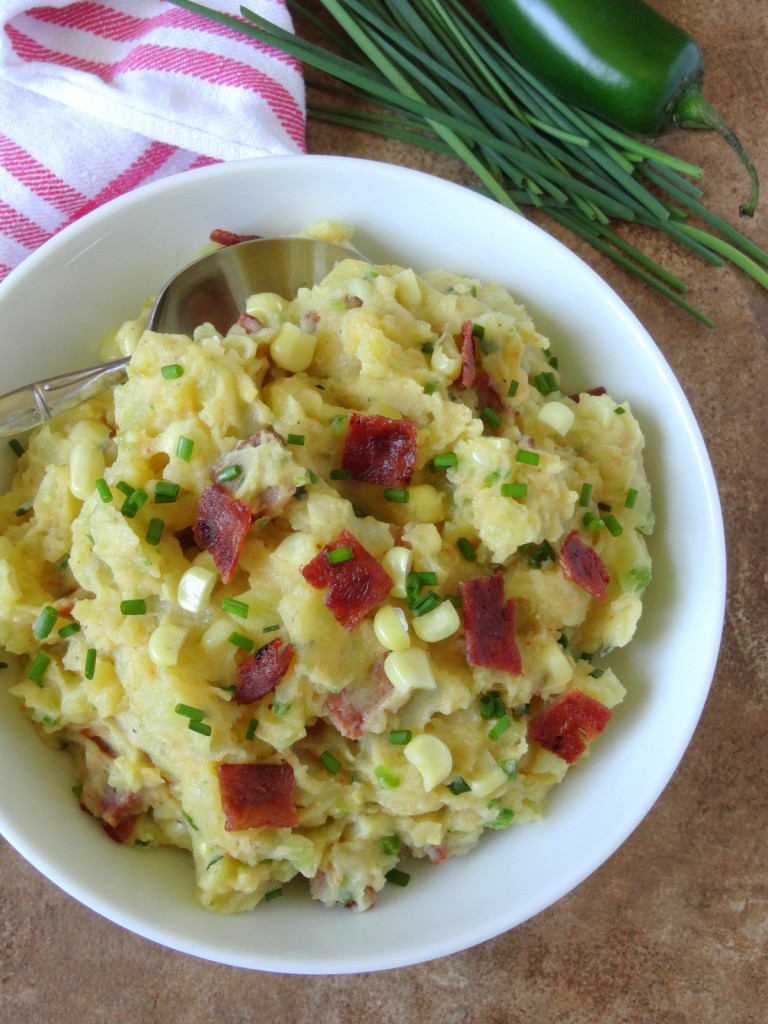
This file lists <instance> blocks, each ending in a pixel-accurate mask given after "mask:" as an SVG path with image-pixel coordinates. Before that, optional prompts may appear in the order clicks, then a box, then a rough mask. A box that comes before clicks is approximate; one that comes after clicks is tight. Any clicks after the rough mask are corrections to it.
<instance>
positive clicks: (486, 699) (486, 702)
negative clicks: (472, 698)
mask: <svg viewBox="0 0 768 1024" xmlns="http://www.w3.org/2000/svg"><path fill="white" fill-rule="evenodd" d="M500 699H501V694H500V693H499V692H498V690H494V691H492V692H491V693H484V694H483V695H482V697H481V698H480V717H481V718H485V719H486V720H488V719H491V718H498V717H499V716H498V714H497V711H498V701H499V700H500ZM501 714H504V707H503V705H502V709H501Z"/></svg>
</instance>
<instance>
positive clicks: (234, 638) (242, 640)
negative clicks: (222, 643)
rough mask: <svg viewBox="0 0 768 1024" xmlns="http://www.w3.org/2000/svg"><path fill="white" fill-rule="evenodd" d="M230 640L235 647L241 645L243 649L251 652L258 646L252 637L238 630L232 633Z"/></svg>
mask: <svg viewBox="0 0 768 1024" xmlns="http://www.w3.org/2000/svg"><path fill="white" fill-rule="evenodd" d="M229 642H230V643H231V644H233V645H234V646H235V647H239V648H240V650H241V651H248V653H249V654H250V652H251V651H252V650H253V648H254V647H255V646H256V643H255V641H253V640H251V638H250V637H247V636H243V634H242V633H238V632H237V631H236V630H235V632H234V633H230V635H229Z"/></svg>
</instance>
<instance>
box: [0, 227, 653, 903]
mask: <svg viewBox="0 0 768 1024" xmlns="http://www.w3.org/2000/svg"><path fill="white" fill-rule="evenodd" d="M323 232H325V234H326V236H333V237H334V239H335V240H339V237H340V236H342V237H343V236H344V232H343V229H341V228H339V226H338V225H332V224H324V225H318V226H316V227H315V229H314V233H315V234H316V235H318V234H319V235H322V234H323ZM142 323H143V320H137V321H135V322H130V323H128V324H126V325H124V326H123V327H122V328H121V330H120V331H119V332H118V333H117V335H116V337H115V338H114V339H113V340H112V342H111V343H110V344H111V347H109V346H108V351H105V355H110V354H111V355H112V356H116V355H118V354H120V353H121V352H123V353H131V354H132V360H131V364H130V371H129V379H128V381H127V383H125V384H123V385H121V386H120V387H118V388H116V389H115V390H114V392H113V393H111V394H106V395H104V396H100V397H99V398H97V399H92V400H89V401H88V402H86V403H83V404H82V405H80V406H79V407H78V408H76V409H75V410H72V411H70V412H67V413H65V414H63V415H61V416H59V417H58V418H56V419H55V420H53V421H51V422H50V423H49V424H47V425H46V426H44V427H42V428H40V429H38V431H37V432H36V433H35V434H34V435H32V436H31V437H30V439H29V442H28V445H27V446H26V448H24V447H23V446H22V445H21V444H20V443H19V442H18V441H15V442H12V447H13V448H14V451H15V452H16V455H17V457H18V464H17V469H16V474H15V479H14V482H13V485H12V488H11V490H10V491H9V493H7V494H5V495H4V496H3V497H2V498H0V644H2V646H3V647H4V648H5V652H6V654H5V657H6V658H7V659H8V661H7V662H6V675H11V674H12V663H16V664H17V665H18V666H20V668H19V671H18V672H17V676H16V681H15V682H14V683H13V691H14V693H15V695H16V696H17V697H18V699H19V701H20V703H21V706H22V707H23V708H24V710H25V711H26V713H27V714H28V715H29V717H30V718H31V719H32V721H33V722H34V723H35V726H36V728H37V729H38V731H39V732H40V734H41V735H42V736H43V737H44V738H45V739H47V740H48V741H49V742H50V743H51V744H53V745H59V746H61V747H63V748H65V749H66V750H67V751H68V752H69V753H70V754H71V755H72V757H73V759H74V765H75V768H76V773H77V784H76V785H75V787H74V791H75V794H76V799H78V800H79V802H80V805H81V806H82V808H83V809H84V810H85V811H87V812H88V813H89V814H91V815H93V816H94V818H96V819H98V820H99V821H100V822H101V823H102V824H103V827H104V829H105V830H106V832H107V833H108V835H109V836H110V837H111V838H112V839H114V840H116V841H117V842H120V843H124V844H130V845H134V846H137V847H152V846H158V845H171V846H176V847H181V848H184V849H186V850H189V851H191V853H192V855H193V858H194V864H195V869H196V880H197V895H198V898H199V900H200V901H201V902H202V904H203V905H205V906H206V907H209V908H212V909H214V910H217V911H222V912H235V911H245V910H249V909H251V908H253V907H254V906H255V905H256V904H257V903H259V902H260V901H262V900H271V899H273V898H275V897H276V896H279V895H280V894H281V893H282V892H283V886H284V885H285V884H286V883H287V882H289V880H291V879H292V878H294V877H295V876H303V877H304V878H305V879H307V880H308V883H309V889H310V891H311V894H312V896H313V897H314V898H315V899H317V900H319V901H321V902H322V903H323V904H326V905H328V906H332V905H336V904H340V905H344V906H354V907H356V908H358V909H366V908H368V907H370V906H371V905H372V904H373V903H374V902H375V899H376V896H377V893H378V892H379V891H380V890H381V889H382V888H383V887H384V885H385V884H386V883H387V882H390V883H394V884H399V885H403V884H405V883H406V882H407V881H408V878H409V873H408V871H407V868H408V857H414V856H415V857H421V858H429V860H431V861H433V862H434V863H435V864H440V863H441V862H442V861H444V860H445V859H446V858H447V857H451V856H454V855H457V854H463V853H465V852H466V851H468V850H470V849H471V848H472V847H473V846H474V845H475V844H476V843H477V841H478V839H479V838H480V836H481V834H482V832H483V831H484V829H502V828H506V827H507V826H510V825H512V826H514V825H518V824H525V823H528V822H531V821H533V820H535V819H536V818H538V817H540V815H541V814H542V806H543V802H544V799H545V796H546V794H547V792H548V790H549V789H550V788H551V787H552V786H553V785H554V784H555V783H557V782H559V781H560V780H561V779H562V778H563V777H564V775H565V774H566V772H567V771H568V769H569V766H571V765H573V764H575V763H577V762H578V761H579V760H580V759H581V758H583V757H585V756H586V755H587V754H588V752H589V750H590V748H591V746H592V744H593V742H595V741H596V739H597V737H598V735H599V734H600V733H601V732H602V730H603V729H604V728H605V727H606V725H607V724H608V723H609V720H610V718H611V715H612V711H611V709H612V708H613V707H614V706H615V705H616V704H618V703H619V702H620V701H621V700H622V697H623V695H624V690H623V688H622V686H621V684H620V682H619V680H618V679H617V677H616V675H615V674H614V672H613V670H612V669H611V668H610V666H609V665H608V664H607V663H606V662H605V661H604V660H603V659H604V656H605V654H606V653H607V652H608V651H609V650H610V649H612V648H614V647H617V646H621V645H624V644H626V643H627V642H628V641H629V640H630V639H631V637H632V635H633V633H634V631H635V628H636V625H637V621H638V618H639V616H640V613H641V598H642V594H643V591H644V589H645V587H646V585H647V583H648V581H649V579H650V559H649V555H648V552H647V549H646V545H645V541H644V537H643V535H644V534H647V533H649V532H650V530H651V528H652V525H653V516H652V510H651V498H650V491H649V486H648V481H647V479H646V476H645V472H644V469H643V464H642V458H641V455H642V449H643V436H642V433H641V431H640V428H639V426H638V423H637V421H636V420H635V418H634V416H633V415H632V411H631V409H630V407H629V405H628V404H627V403H626V402H621V404H617V402H616V401H614V399H613V398H611V397H609V395H607V394H605V393H604V391H603V389H602V388H601V387H600V380H599V367H596V368H595V372H596V380H595V381H594V384H595V387H594V389H592V390H590V391H586V392H582V393H581V394H576V395H574V394H570V395H569V394H568V391H567V387H566V386H565V384H564V383H563V382H561V378H560V372H559V370H558V367H557V360H556V358H555V355H554V354H553V353H552V351H551V350H550V348H549V344H548V342H547V340H546V339H545V338H544V337H542V336H541V335H540V334H538V333H537V331H536V329H535V327H534V325H533V323H532V322H531V319H530V318H529V316H528V314H527V312H526V311H525V309H524V308H523V307H522V306H520V305H519V304H518V303H517V302H516V301H515V299H513V298H512V297H511V296H510V294H509V293H508V292H507V291H505V290H504V289H503V288H501V287H499V286H496V285H492V284H483V283H481V282H480V281H477V280H471V279H468V278H466V277H463V276H460V275H459V274H455V273H450V272H447V271H443V270H438V271H433V272H429V273H424V274H421V275H419V274H417V273H415V272H414V271H413V270H410V269H403V268H401V267H398V266H393V265H386V266H375V267H374V266H371V265H369V264H368V263H366V262H364V261H362V260H360V259H357V258H350V259H348V260H345V261H343V262H341V263H340V264H338V265H337V266H336V268H335V269H334V270H333V271H332V272H331V273H330V274H329V275H328V276H327V277H326V279H325V280H324V281H323V282H322V283H321V284H318V285H316V286H315V287H312V288H304V289H302V290H301V291H300V292H299V294H298V296H297V297H295V298H293V299H292V300H290V301H288V300H286V299H284V298H283V297H280V296H277V295H274V294H258V295H254V296H252V297H251V298H250V299H249V301H248V304H247V309H245V310H244V311H243V315H242V316H241V318H240V320H239V322H238V323H237V324H235V325H233V326H232V328H231V329H230V330H229V332H228V333H227V334H226V336H221V335H220V334H218V333H217V332H216V331H215V330H214V329H213V328H212V327H211V326H210V325H202V326H201V327H200V328H199V329H198V330H197V331H196V332H195V334H194V338H192V339H190V338H188V337H186V336H172V335H160V334H154V333H149V332H143V331H142V326H141V325H142ZM25 444H26V441H25ZM13 656H15V657H13ZM598 742H599V741H598ZM139 855H141V854H140V853H137V856H139Z"/></svg>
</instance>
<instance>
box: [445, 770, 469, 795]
mask: <svg viewBox="0 0 768 1024" xmlns="http://www.w3.org/2000/svg"><path fill="white" fill-rule="evenodd" d="M448 789H450V791H451V792H452V793H453V794H454V796H459V794H460V793H469V790H470V786H469V784H468V783H467V782H466V780H465V779H463V778H462V777H461V775H457V776H456V778H455V779H453V780H452V781H451V782H449V783H448Z"/></svg>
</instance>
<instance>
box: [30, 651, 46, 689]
mask: <svg viewBox="0 0 768 1024" xmlns="http://www.w3.org/2000/svg"><path fill="white" fill-rule="evenodd" d="M50 663H51V659H50V658H49V657H48V655H47V654H44V653H43V652H42V651H38V652H37V654H36V655H35V656H34V658H33V659H32V664H31V665H30V666H29V671H28V672H27V679H31V680H32V682H33V683H37V685H38V686H42V685H43V676H44V675H45V670H46V669H47V668H48V666H49V665H50Z"/></svg>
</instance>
